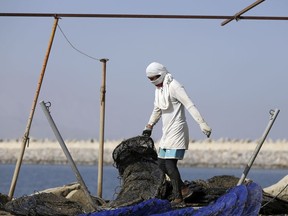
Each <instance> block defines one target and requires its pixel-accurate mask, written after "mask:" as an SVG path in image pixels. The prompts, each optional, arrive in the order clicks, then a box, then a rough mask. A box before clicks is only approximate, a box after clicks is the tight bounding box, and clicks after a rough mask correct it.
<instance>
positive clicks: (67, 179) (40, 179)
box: [0, 164, 288, 200]
mask: <svg viewBox="0 0 288 216" xmlns="http://www.w3.org/2000/svg"><path fill="white" fill-rule="evenodd" d="M77 168H78V170H79V173H80V174H81V177H82V179H83V180H84V182H85V184H86V186H87V188H88V190H89V192H90V193H91V195H94V196H97V194H98V189H97V186H98V166H97V165H93V166H92V165H91V166H89V165H81V166H77ZM14 169H15V165H14V164H0V193H3V194H8V193H9V189H10V185H11V180H12V177H13V173H14ZM179 170H180V173H181V177H182V179H183V180H188V181H192V180H197V179H203V180H207V179H209V178H211V177H213V176H218V175H232V176H236V177H240V176H241V175H242V173H243V169H235V168H195V167H192V168H191V167H189V168H188V167H180V168H179ZM287 174H288V170H287V169H256V168H255V169H253V167H252V168H251V169H250V172H249V174H248V176H247V177H248V178H249V179H252V180H253V181H254V182H256V183H258V184H259V185H261V186H262V187H263V188H264V187H267V186H270V185H272V184H275V183H276V182H278V181H279V180H281V179H282V178H283V177H284V176H286V175H287ZM74 182H77V178H76V175H75V173H74V172H73V170H72V169H71V167H70V166H69V165H68V164H67V165H39V164H36V165H27V164H23V165H22V166H21V169H20V172H19V176H18V180H17V184H16V187H15V192H14V197H20V196H24V195H30V194H33V193H35V192H38V191H42V190H45V189H49V188H54V187H60V186H63V185H67V184H70V183H74ZM120 185H121V178H120V177H119V173H118V170H117V169H116V168H115V167H113V166H104V167H103V181H102V198H104V199H107V200H111V199H115V198H116V196H117V192H119V191H120Z"/></svg>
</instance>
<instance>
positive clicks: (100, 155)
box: [97, 58, 109, 198]
mask: <svg viewBox="0 0 288 216" xmlns="http://www.w3.org/2000/svg"><path fill="white" fill-rule="evenodd" d="M107 61H109V59H105V58H103V59H100V62H102V63H103V64H102V65H103V66H102V84H101V90H100V91H101V95H100V129H99V152H98V193H97V195H98V197H100V198H102V185H103V155H104V126H105V94H106V62H107Z"/></svg>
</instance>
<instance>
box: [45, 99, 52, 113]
mask: <svg viewBox="0 0 288 216" xmlns="http://www.w3.org/2000/svg"><path fill="white" fill-rule="evenodd" d="M44 105H45V106H46V108H47V110H48V111H49V112H50V109H49V108H50V107H51V102H50V101H48V102H46V103H45V102H44Z"/></svg>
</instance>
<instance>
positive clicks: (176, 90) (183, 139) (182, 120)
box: [148, 79, 204, 149]
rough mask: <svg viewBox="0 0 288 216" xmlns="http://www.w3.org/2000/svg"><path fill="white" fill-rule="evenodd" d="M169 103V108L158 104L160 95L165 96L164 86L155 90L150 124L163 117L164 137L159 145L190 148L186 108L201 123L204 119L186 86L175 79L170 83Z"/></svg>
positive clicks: (170, 147)
mask: <svg viewBox="0 0 288 216" xmlns="http://www.w3.org/2000/svg"><path fill="white" fill-rule="evenodd" d="M168 85H169V88H168V89H169V100H168V101H169V105H168V108H167V109H161V108H160V107H159V106H157V101H159V98H158V97H164V95H163V94H162V92H161V91H163V89H162V88H156V90H155V102H154V109H153V111H152V114H151V116H150V119H149V122H148V124H150V125H152V126H154V125H155V124H156V123H157V122H158V121H159V119H160V118H161V117H162V123H163V126H162V133H163V134H162V137H161V140H160V144H159V147H161V148H168V149H188V144H189V130H188V125H187V122H186V116H185V108H186V109H187V110H188V112H189V113H190V114H191V116H192V117H193V119H194V120H195V121H196V122H197V123H198V124H201V123H203V122H204V119H203V118H202V116H201V115H200V113H199V111H198V110H197V108H196V107H195V105H194V104H193V102H192V100H191V99H190V98H189V96H188V95H187V93H186V91H185V89H184V87H183V86H182V85H181V84H180V83H179V82H178V81H176V80H175V79H173V80H172V81H171V82H170V83H169V84H168Z"/></svg>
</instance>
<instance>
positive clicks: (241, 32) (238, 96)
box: [0, 0, 288, 140]
mask: <svg viewBox="0 0 288 216" xmlns="http://www.w3.org/2000/svg"><path fill="white" fill-rule="evenodd" d="M253 2H254V1H253V0H249V1H248V0H242V1H230V0H219V1H217V3H216V2H215V1H214V0H201V1H188V0H178V1H172V0H158V1H155V0H153V1H152V0H145V1H142V0H140V1H135V0H123V1H121V2H119V1H116V0H106V1H99V0H93V1H92V0H91V1H88V0H82V1H75V0H62V1H59V0H49V1H47V0H43V1H36V0H35V1H31V0H30V1H21V0H1V1H0V13H55V14H57V13H78V14H159V15H160V14H162V15H226V16H230V15H234V14H235V13H237V12H239V11H240V10H242V9H243V8H245V7H247V6H248V5H250V4H252V3H253ZM287 8H288V2H287V0H277V1H271V0H270V1H264V2H263V3H261V4H260V5H258V6H257V7H255V8H253V9H251V10H250V11H248V12H247V13H245V14H244V15H247V16H248V15H249V16H288V12H287ZM223 21H224V20H220V19H219V20H203V19H117V18H68V17H64V18H61V19H59V22H58V27H57V29H56V34H55V38H54V41H53V46H52V49H51V53H50V57H49V61H48V64H47V68H46V71H45V76H44V80H43V84H42V88H41V91H40V95H39V98H38V102H37V107H36V110H35V115H34V118H33V122H32V126H31V130H30V138H37V139H42V138H43V139H44V138H45V139H46V138H48V139H55V137H54V134H53V132H52V129H51V128H50V126H49V124H48V121H47V119H46V117H45V115H44V113H43V111H42V110H41V107H40V105H39V103H40V101H45V102H48V101H49V102H51V104H52V106H51V108H50V112H51V115H52V117H53V119H54V121H55V123H56V125H57V127H58V129H59V132H60V133H61V135H62V137H63V139H65V140H66V139H77V140H80V139H98V138H99V127H100V122H99V119H100V89H101V82H102V63H101V62H99V61H98V60H95V59H101V58H108V59H109V61H108V62H107V65H106V66H107V71H106V73H107V74H106V103H105V130H104V133H105V140H122V139H128V138H130V137H134V136H138V135H140V134H141V133H142V131H143V129H144V126H145V125H146V124H147V122H148V119H149V117H150V114H151V111H152V109H153V101H154V90H155V87H154V86H153V85H152V84H151V83H150V82H149V81H148V79H147V78H146V74H145V69H146V67H147V66H148V65H149V64H150V63H151V62H154V61H157V62H160V63H162V64H163V65H165V66H166V68H167V69H168V70H169V72H170V73H171V74H172V75H173V77H174V78H175V79H176V80H177V81H179V82H180V83H181V84H183V86H184V87H185V89H186V91H187V93H188V94H189V96H190V97H191V99H192V101H193V102H194V103H195V105H196V107H197V108H198V110H199V111H200V113H201V114H202V116H203V117H204V119H205V120H206V122H207V123H208V124H209V125H210V127H211V128H212V135H211V139H215V140H218V139H222V138H229V139H245V140H246V139H250V140H257V139H259V138H261V137H262V135H263V132H264V130H265V128H266V126H267V125H268V122H269V118H270V114H269V111H270V110H271V109H274V110H275V109H279V110H280V113H279V115H278V117H277V119H276V121H275V123H274V125H273V127H272V129H271V131H270V133H269V136H268V138H269V139H273V140H283V139H287V138H288V133H287V132H288V121H287V119H288V113H287V112H288V100H287V82H288V73H287V68H288V57H287V50H288V42H287V40H288V21H259V20H258V21H257V20H240V21H232V22H230V23H229V24H227V25H225V26H221V23H222V22H223ZM53 23H54V18H53V17H45V18H44V17H4V16H0V27H1V28H0V29H1V30H0V100H1V104H0V138H1V139H14V138H21V137H22V136H23V135H24V132H25V128H26V125H27V122H28V118H29V114H30V111H31V108H32V103H33V100H34V96H35V92H36V88H37V84H38V81H39V77H40V73H41V70H42V65H43V62H44V57H45V53H46V50H47V47H48V42H49V39H50V35H51V31H52V27H53ZM60 28H61V30H62V31H63V33H64V34H65V36H66V38H67V39H68V40H69V42H70V43H71V44H72V45H73V46H74V47H75V48H77V49H78V50H80V51H81V52H82V53H85V54H86V55H89V56H91V57H93V58H95V59H93V58H89V57H87V56H86V55H83V54H81V53H80V52H77V51H76V50H75V49H73V47H72V46H71V44H69V42H68V41H67V39H66V38H65V37H64V35H63V34H62V32H61V31H60ZM186 118H187V121H188V124H189V132H190V139H193V140H205V139H206V137H205V135H204V134H203V133H202V132H201V130H200V128H199V126H198V125H197V124H196V122H195V121H194V120H193V118H192V117H191V116H190V115H189V113H188V112H186ZM161 126H162V124H161V122H159V123H158V124H157V125H156V126H155V127H154V130H153V133H152V138H154V139H155V140H158V139H160V137H161Z"/></svg>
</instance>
